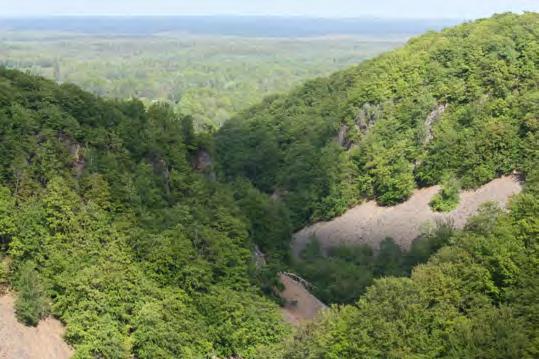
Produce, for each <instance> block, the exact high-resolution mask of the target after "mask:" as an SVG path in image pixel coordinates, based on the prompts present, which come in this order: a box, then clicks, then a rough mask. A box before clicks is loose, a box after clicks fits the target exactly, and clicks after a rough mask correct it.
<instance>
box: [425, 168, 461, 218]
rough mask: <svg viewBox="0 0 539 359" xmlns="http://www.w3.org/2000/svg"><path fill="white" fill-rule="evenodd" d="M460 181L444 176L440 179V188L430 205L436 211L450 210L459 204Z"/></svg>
mask: <svg viewBox="0 0 539 359" xmlns="http://www.w3.org/2000/svg"><path fill="white" fill-rule="evenodd" d="M459 191H460V183H459V182H458V180H457V179H455V178H454V177H446V178H445V179H444V180H443V181H442V189H441V190H440V192H439V193H438V194H436V195H435V196H434V197H433V198H432V201H431V202H430V206H431V207H432V209H433V210H435V211H437V212H450V211H452V210H454V209H455V208H457V206H458V204H459Z"/></svg>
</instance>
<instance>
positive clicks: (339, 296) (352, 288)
mask: <svg viewBox="0 0 539 359" xmlns="http://www.w3.org/2000/svg"><path fill="white" fill-rule="evenodd" d="M453 230H454V228H453V225H452V223H451V222H450V221H447V222H444V221H440V222H439V223H437V224H436V225H435V226H434V227H432V228H431V226H426V227H425V228H424V230H423V234H422V235H421V236H419V237H418V238H416V239H415V240H414V241H413V243H412V245H411V247H410V250H408V251H404V250H402V249H401V248H400V247H399V246H398V245H397V244H396V243H395V242H394V241H393V240H392V239H391V238H386V239H385V240H384V241H382V242H381V243H380V245H379V247H378V248H375V249H373V248H371V247H370V246H368V245H357V246H351V245H340V246H336V247H332V248H329V249H328V251H327V252H328V253H323V252H322V250H321V248H320V245H319V243H318V241H317V240H316V239H314V240H313V241H312V242H311V243H309V245H308V246H307V247H306V248H305V250H304V251H303V252H302V253H301V256H300V258H299V260H298V261H296V262H295V265H294V269H295V271H296V272H297V273H298V274H300V275H301V276H302V277H303V278H305V279H306V280H307V281H308V282H309V283H311V284H312V292H313V294H315V295H316V297H317V298H319V299H320V300H322V301H323V302H324V303H341V304H342V303H353V302H355V301H356V300H357V298H359V297H360V296H361V295H362V294H363V293H364V292H365V290H366V289H367V288H368V287H369V286H370V285H371V284H372V283H373V281H374V279H376V278H381V277H389V276H394V277H404V276H409V275H410V273H411V271H412V268H414V267H415V266H416V265H418V264H420V263H425V262H426V261H427V260H428V259H429V257H430V256H431V255H432V254H434V253H436V252H437V251H438V250H439V249H440V248H441V247H443V246H444V245H446V244H448V243H449V240H450V238H451V236H452V234H453ZM375 250H376V251H375Z"/></svg>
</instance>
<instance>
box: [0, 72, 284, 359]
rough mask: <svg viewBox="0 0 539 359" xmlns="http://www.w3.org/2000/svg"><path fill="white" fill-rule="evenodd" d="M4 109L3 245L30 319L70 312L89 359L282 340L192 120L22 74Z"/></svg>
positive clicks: (227, 351)
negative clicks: (205, 163) (202, 157)
mask: <svg viewBox="0 0 539 359" xmlns="http://www.w3.org/2000/svg"><path fill="white" fill-rule="evenodd" d="M0 108H1V110H0V153H1V154H2V157H1V159H0V180H1V186H0V239H1V242H0V243H1V250H2V255H8V256H9V258H10V260H11V264H10V269H11V282H12V283H13V285H14V287H15V289H16V290H17V291H18V292H19V297H18V300H17V303H16V307H17V315H18V316H19V319H20V320H22V321H23V322H26V323H28V324H35V323H37V321H38V320H39V319H40V318H42V317H43V316H44V315H46V314H47V313H53V314H54V315H56V316H58V317H59V318H60V319H61V320H63V321H64V322H65V323H66V325H67V333H66V340H67V341H68V342H69V343H70V344H72V345H73V346H74V347H75V349H76V357H77V358H90V357H96V358H97V357H99V358H127V357H130V355H131V354H134V355H136V357H138V358H171V357H182V358H190V357H192V358H200V357H201V356H203V355H207V356H211V355H219V356H223V357H225V356H232V355H241V356H244V357H249V356H251V355H252V353H254V352H255V351H256V350H257V348H258V347H259V346H263V345H265V344H268V343H274V342H277V341H279V340H281V338H282V336H283V335H284V334H285V333H286V332H287V329H286V327H285V325H284V324H283V323H282V322H281V318H280V314H279V312H278V306H277V305H276V304H275V303H273V302H271V301H270V300H268V299H266V298H264V297H263V296H262V295H261V293H260V291H259V290H257V289H256V285H255V280H254V276H253V275H252V274H251V273H252V259H251V249H252V247H253V242H252V236H251V235H250V231H251V223H250V222H249V220H248V219H247V218H246V216H245V215H244V214H243V212H242V210H241V208H239V207H238V205H236V203H235V200H234V197H233V196H234V193H233V192H232V191H231V190H230V189H229V188H228V187H227V186H225V185H221V184H219V183H216V182H214V181H210V180H208V179H207V177H211V173H206V174H203V173H197V172H195V171H194V170H193V169H192V166H194V165H196V163H192V161H195V159H196V158H197V153H199V151H200V150H201V149H202V148H203V147H204V142H207V140H204V138H202V137H196V136H195V135H194V133H193V129H192V126H191V120H190V118H178V117H177V116H176V115H174V113H173V112H172V109H171V108H170V107H169V106H167V105H159V104H157V105H154V106H152V107H150V108H149V109H148V110H145V109H144V107H143V105H142V103H140V102H138V101H131V102H111V101H106V100H102V99H100V98H97V97H95V96H93V95H90V94H88V93H86V92H83V91H81V90H79V89H78V88H77V87H75V86H72V85H63V86H58V85H56V84H54V83H52V82H50V81H48V80H44V79H41V78H37V77H33V76H29V75H25V74H22V73H20V72H17V71H11V70H0ZM210 171H211V169H210V168H208V169H206V172H210ZM251 192H252V195H256V191H255V190H254V189H252V190H251ZM252 195H250V194H245V195H244V198H245V200H247V199H248V198H251V197H252ZM251 206H252V207H251V208H253V211H255V210H258V213H259V214H260V216H261V217H264V216H265V215H266V212H268V213H269V212H272V211H273V206H272V204H271V203H269V201H268V202H267V204H266V202H262V203H261V204H251ZM277 231H282V230H281V229H277ZM271 233H272V230H271V229H268V230H267V231H266V235H267V236H271ZM287 235H288V234H287ZM281 241H282V239H281ZM3 272H4V271H2V273H3Z"/></svg>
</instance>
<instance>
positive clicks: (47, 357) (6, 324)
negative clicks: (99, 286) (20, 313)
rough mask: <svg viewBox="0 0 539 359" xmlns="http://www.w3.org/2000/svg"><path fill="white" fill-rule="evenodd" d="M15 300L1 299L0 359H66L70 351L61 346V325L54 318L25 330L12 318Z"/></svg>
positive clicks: (66, 347)
mask: <svg viewBox="0 0 539 359" xmlns="http://www.w3.org/2000/svg"><path fill="white" fill-rule="evenodd" d="M14 304H15V298H14V297H13V295H12V294H10V293H8V294H5V295H2V296H1V297H0V359H67V358H70V357H71V356H72V355H73V351H72V349H71V348H70V347H69V346H68V345H67V344H66V343H65V342H64V340H63V339H62V336H63V334H64V327H63V325H62V323H60V322H59V321H58V320H56V319H53V318H50V317H49V318H46V319H44V320H42V321H41V322H40V323H39V325H38V326H37V327H27V326H25V325H23V324H21V323H19V322H18V321H17V318H16V317H15V309H14Z"/></svg>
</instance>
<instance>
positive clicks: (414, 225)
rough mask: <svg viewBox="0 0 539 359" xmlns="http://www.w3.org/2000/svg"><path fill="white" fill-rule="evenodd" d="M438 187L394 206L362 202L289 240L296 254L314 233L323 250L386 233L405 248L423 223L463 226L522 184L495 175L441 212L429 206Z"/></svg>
mask: <svg viewBox="0 0 539 359" xmlns="http://www.w3.org/2000/svg"><path fill="white" fill-rule="evenodd" d="M439 190H440V187H439V186H433V187H428V188H423V189H419V190H416V191H415V192H414V194H413V195H412V196H411V197H410V199H409V200H408V201H406V202H404V203H401V204H399V205H396V206H393V207H380V206H378V205H377V204H376V202H375V201H369V202H366V203H363V204H361V205H359V206H356V207H354V208H352V209H350V210H348V211H347V212H345V213H344V214H343V215H342V216H340V217H337V218H335V219H333V220H332V221H329V222H320V223H316V224H314V225H312V226H309V227H306V228H304V229H302V230H301V231H299V232H297V233H296V234H295V235H294V239H293V241H292V251H293V253H294V255H295V256H298V255H299V253H301V251H302V250H303V249H304V248H305V246H306V245H307V243H308V242H309V241H310V240H311V238H312V237H313V236H314V237H316V238H318V240H319V241H320V244H321V246H322V249H326V250H327V249H328V248H330V247H333V246H335V245H338V244H368V245H371V246H373V247H377V246H378V244H379V243H380V242H381V241H382V240H384V239H385V238H386V237H391V238H393V239H394V240H395V242H396V243H397V244H398V245H399V246H401V247H402V248H404V249H407V248H409V247H410V245H411V243H412V241H413V240H414V239H415V238H416V237H417V236H419V234H420V233H421V228H422V226H424V225H425V223H427V222H432V223H434V222H435V221H436V219H447V218H450V219H452V220H453V222H454V224H455V226H456V227H457V228H462V227H463V226H464V225H465V224H466V220H467V219H468V218H469V217H470V216H471V215H473V214H474V213H476V212H477V209H478V208H479V206H480V205H481V204H482V203H484V202H488V201H494V202H497V203H498V204H499V205H501V206H505V205H506V204H507V201H508V200H509V198H510V197H511V196H512V195H514V194H516V193H519V192H520V191H521V190H522V186H521V184H520V183H519V182H518V180H517V178H516V177H514V176H505V177H501V178H498V179H495V180H493V181H491V182H489V183H487V184H486V185H484V186H482V187H480V188H478V189H477V190H475V191H464V192H461V194H460V202H459V206H458V207H457V208H456V209H455V210H454V211H452V212H450V213H444V214H441V213H436V212H433V211H432V210H431V208H430V206H429V202H430V201H431V199H432V197H433V196H434V195H435V194H436V193H438V191H439Z"/></svg>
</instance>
